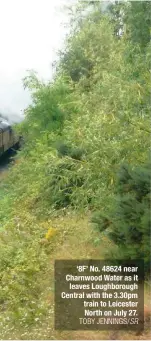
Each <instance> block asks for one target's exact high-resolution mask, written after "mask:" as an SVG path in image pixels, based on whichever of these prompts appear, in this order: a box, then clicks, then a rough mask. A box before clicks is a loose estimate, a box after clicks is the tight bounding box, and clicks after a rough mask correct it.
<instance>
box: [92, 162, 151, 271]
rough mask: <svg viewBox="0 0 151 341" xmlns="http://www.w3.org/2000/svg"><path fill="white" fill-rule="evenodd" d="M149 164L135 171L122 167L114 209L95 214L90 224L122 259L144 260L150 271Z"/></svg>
mask: <svg viewBox="0 0 151 341" xmlns="http://www.w3.org/2000/svg"><path fill="white" fill-rule="evenodd" d="M150 181H151V174H150V164H146V165H144V166H139V167H137V168H135V169H132V167H130V166H128V165H122V166H121V168H120V171H119V174H118V181H117V186H116V194H117V196H116V200H115V205H114V209H113V210H112V211H111V212H110V214H109V215H108V216H104V214H101V212H98V213H96V214H95V215H94V216H93V218H92V222H93V223H95V224H97V226H98V228H99V230H100V231H101V232H103V231H104V230H106V229H107V228H109V229H108V235H109V237H110V239H111V240H112V241H114V243H115V244H116V245H118V247H119V250H120V255H121V257H122V258H123V259H144V262H145V270H146V272H148V271H149V269H150V240H149V236H150V213H149V212H150Z"/></svg>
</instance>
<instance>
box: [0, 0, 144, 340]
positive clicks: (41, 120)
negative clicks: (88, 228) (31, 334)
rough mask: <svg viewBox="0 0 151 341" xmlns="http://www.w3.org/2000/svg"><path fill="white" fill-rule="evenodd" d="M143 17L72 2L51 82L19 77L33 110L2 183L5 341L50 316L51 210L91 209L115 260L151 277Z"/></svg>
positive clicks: (136, 6) (135, 8)
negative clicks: (116, 253)
mask: <svg viewBox="0 0 151 341" xmlns="http://www.w3.org/2000/svg"><path fill="white" fill-rule="evenodd" d="M71 10H72V8H71ZM150 12H151V3H150V2H149V1H145V2H143V1H142V2H139V1H135V2H122V3H121V2H115V3H114V4H112V5H111V6H109V7H107V8H105V9H104V7H102V3H101V2H95V1H89V2H85V1H79V2H78V4H77V5H76V8H75V9H74V11H73V14H74V15H73V17H72V20H71V33H70V34H69V36H68V38H67V41H66V46H65V49H64V51H62V52H61V53H60V59H59V62H58V63H57V65H56V73H55V77H54V79H53V80H52V81H51V82H48V83H43V82H41V81H40V80H39V79H38V77H37V75H36V73H35V72H31V73H30V74H29V75H28V76H27V77H26V78H25V79H24V87H27V88H28V89H29V90H30V92H31V96H32V104H31V105H30V106H29V107H28V108H27V110H26V117H25V120H24V122H22V123H21V124H20V125H19V126H18V128H17V129H18V130H19V131H20V133H22V134H23V135H24V140H25V145H24V148H23V150H22V151H21V152H19V153H18V155H17V158H16V160H15V165H14V166H13V168H11V171H10V172H9V174H8V175H7V177H6V179H2V181H1V184H0V219H1V225H0V233H1V234H0V237H1V241H0V243H1V245H0V261H1V262H0V276H1V290H0V295H1V296H0V304H1V309H2V311H3V317H2V318H1V320H2V321H1V325H2V326H3V337H6V336H7V335H8V334H9V332H8V331H9V330H11V328H12V330H13V328H18V330H19V329H20V328H24V330H28V326H29V325H34V323H36V322H35V321H39V320H40V321H41V319H44V317H45V314H47V313H48V311H47V309H48V308H46V307H45V304H44V303H43V290H44V286H45V283H46V277H47V276H46V274H47V273H48V271H49V270H50V269H49V257H50V255H51V252H52V249H54V247H55V245H56V244H55V242H54V244H53V245H52V243H51V242H50V240H51V238H49V237H51V236H54V235H55V232H56V231H55V232H54V231H53V228H52V230H51V229H50V225H51V219H52V217H53V215H54V214H56V212H57V214H58V215H61V214H62V213H61V212H62V211H67V210H73V211H74V210H77V212H78V213H79V212H81V211H82V212H85V214H87V213H88V212H89V211H91V212H92V213H95V212H96V211H98V212H99V213H98V214H97V215H96V213H95V215H94V218H93V221H95V223H97V224H98V225H99V228H100V230H101V232H102V231H103V230H106V229H107V230H106V232H107V234H108V237H109V238H111V239H112V240H114V242H115V243H116V244H118V246H119V249H120V256H121V258H123V257H127V258H135V257H143V258H144V259H145V264H146V270H148V263H149V256H150V251H149V244H148V237H149V182H150V178H149V166H148V165H147V163H148V152H149V147H150V128H149V127H150V74H149V69H150V48H151V46H150V37H149V36H150V27H151V24H150V18H151V16H150ZM124 165H126V166H124ZM119 170H120V174H119V175H118V173H119ZM62 209H63V210H62ZM64 209H65V210H64ZM81 228H82V227H81ZM92 228H93V227H92ZM78 231H79V230H78ZM92 231H93V230H92ZM78 233H79V232H78ZM53 238H54V240H55V241H56V239H55V237H53ZM57 238H58V239H57V240H58V241H59V240H60V239H59V238H60V237H59V236H58V237H57ZM49 239H50V240H49ZM61 240H62V239H61ZM99 242H100V243H101V236H100V240H99ZM138 249H139V252H137V250H138ZM116 250H117V249H116ZM47 286H49V285H48V283H47ZM7 317H9V318H10V320H11V322H10V323H9V322H7V324H6V323H5V322H6V321H5V318H7ZM36 319H38V320H36ZM6 325H7V328H8V329H7V328H6ZM13 326H15V327H13ZM9 328H10V329H9ZM35 335H37V334H35ZM14 337H15V336H14ZM24 337H25V338H26V337H27V338H28V336H26V335H24ZM47 337H48V335H47Z"/></svg>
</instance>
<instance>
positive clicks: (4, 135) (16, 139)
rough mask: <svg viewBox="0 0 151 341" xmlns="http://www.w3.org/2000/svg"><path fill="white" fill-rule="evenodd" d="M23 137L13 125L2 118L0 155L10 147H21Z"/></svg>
mask: <svg viewBox="0 0 151 341" xmlns="http://www.w3.org/2000/svg"><path fill="white" fill-rule="evenodd" d="M20 142H21V137H20V136H17V135H16V134H15V132H14V131H13V129H12V126H11V125H10V124H9V123H8V122H7V121H4V120H0V157H1V156H2V155H3V154H4V153H5V152H7V151H8V150H9V149H11V148H14V149H18V148H19V147H20Z"/></svg>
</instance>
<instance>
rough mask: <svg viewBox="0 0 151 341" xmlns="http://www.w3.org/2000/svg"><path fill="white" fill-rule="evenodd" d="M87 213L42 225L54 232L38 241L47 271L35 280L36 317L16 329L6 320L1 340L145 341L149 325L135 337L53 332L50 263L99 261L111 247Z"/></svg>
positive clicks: (112, 333) (72, 213)
mask: <svg viewBox="0 0 151 341" xmlns="http://www.w3.org/2000/svg"><path fill="white" fill-rule="evenodd" d="M89 218H90V217H89V213H88V214H87V215H86V216H83V215H82V214H81V215H77V213H74V212H67V213H64V214H62V215H58V216H56V217H52V220H51V221H48V222H43V223H41V224H43V227H44V228H45V229H46V227H47V228H48V230H49V229H50V230H51V229H52V227H53V228H56V230H57V233H56V235H53V236H52V238H51V237H50V238H47V239H46V238H42V239H41V240H40V241H39V242H40V244H41V247H42V248H48V258H47V262H48V264H47V265H48V266H47V271H46V272H45V273H43V276H42V277H40V278H39V284H40V286H41V291H42V294H41V296H40V297H39V307H40V311H41V312H40V314H39V317H38V318H37V319H36V318H35V323H34V324H31V325H30V323H29V324H27V325H25V326H24V327H21V326H20V327H19V326H18V325H17V323H16V325H13V324H11V321H7V311H6V325H8V328H6V329H5V333H4V329H3V335H2V334H1V339H2V340H4V339H8V340H9V339H10V340H12V339H16V340H17V339H20V340H29V339H31V340H36V339H39V340H43V339H47V340H48V339H49V340H57V339H59V340H61V339H62V340H67V339H68V340H71V339H75V340H110V339H111V340H112V339H115V338H116V339H119V340H124V339H127V340H138V339H140V340H141V339H142V340H144V339H145V340H149V339H150V337H151V334H150V333H149V326H147V325H146V327H145V332H144V333H143V334H142V335H140V336H139V338H138V336H137V335H136V333H132V332H124V331H123V332H121V331H119V332H118V333H117V334H116V335H115V333H114V331H61V332H60V331H56V330H54V260H55V259H89V258H92V259H103V258H104V253H105V251H106V250H107V249H108V250H109V249H110V248H111V247H112V245H111V242H110V241H109V240H108V239H107V237H106V236H105V235H103V234H102V237H101V238H100V233H99V232H97V231H95V230H93V229H92V226H91V224H90V219H89ZM148 297H149V291H148V289H147V287H146V290H145V301H146V302H147V300H148Z"/></svg>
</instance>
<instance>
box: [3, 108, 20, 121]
mask: <svg viewBox="0 0 151 341" xmlns="http://www.w3.org/2000/svg"><path fill="white" fill-rule="evenodd" d="M1 119H2V120H6V121H8V122H9V123H10V124H15V123H20V122H22V121H23V120H24V111H21V112H20V113H14V112H12V111H9V110H6V112H0V120H1Z"/></svg>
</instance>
